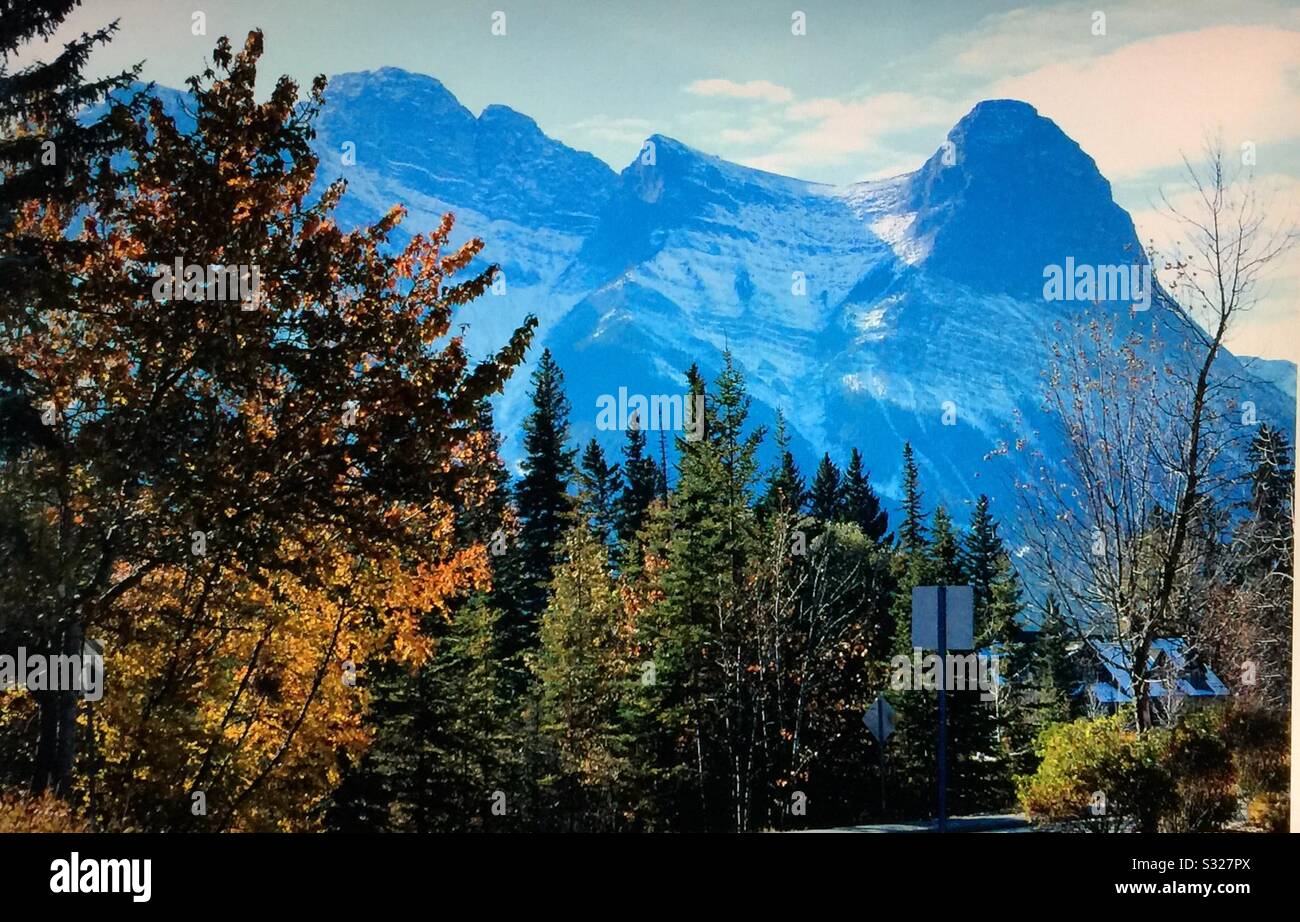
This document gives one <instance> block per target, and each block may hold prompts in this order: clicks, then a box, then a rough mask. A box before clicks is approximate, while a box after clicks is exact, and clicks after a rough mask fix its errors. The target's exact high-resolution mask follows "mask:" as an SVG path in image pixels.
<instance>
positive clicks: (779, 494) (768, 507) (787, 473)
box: [758, 410, 807, 519]
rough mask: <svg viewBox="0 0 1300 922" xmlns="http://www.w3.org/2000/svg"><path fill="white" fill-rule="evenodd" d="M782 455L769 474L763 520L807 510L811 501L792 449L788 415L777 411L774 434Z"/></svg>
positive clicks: (761, 511) (761, 503)
mask: <svg viewBox="0 0 1300 922" xmlns="http://www.w3.org/2000/svg"><path fill="white" fill-rule="evenodd" d="M774 438H775V441H776V447H777V451H778V453H779V458H778V460H777V464H776V466H775V467H773V468H772V470H771V472H770V473H769V474H768V475H767V486H766V491H765V492H764V493H763V496H762V497H761V498H760V499H759V503H758V515H759V518H760V519H766V518H767V517H768V516H770V515H773V514H775V513H777V512H778V511H785V512H789V513H793V514H794V515H796V516H797V515H798V514H800V513H801V512H802V511H803V507H804V504H805V502H806V501H807V489H806V487H805V486H804V480H803V474H802V473H800V471H799V467H798V465H797V464H795V460H794V454H793V453H792V452H791V451H790V433H789V432H788V431H787V430H786V425H785V415H784V414H783V413H781V411H780V410H778V411H777V414H776V430H775V433H774Z"/></svg>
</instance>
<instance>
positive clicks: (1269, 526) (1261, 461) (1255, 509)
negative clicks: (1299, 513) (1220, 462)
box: [1242, 424, 1295, 574]
mask: <svg viewBox="0 0 1300 922" xmlns="http://www.w3.org/2000/svg"><path fill="white" fill-rule="evenodd" d="M1246 459H1247V463H1248V464H1249V465H1250V473H1249V485H1250V498H1249V500H1248V511H1249V519H1248V521H1247V523H1246V525H1245V527H1244V528H1243V529H1242V533H1243V539H1244V541H1243V543H1244V545H1245V551H1246V557H1247V560H1248V561H1249V563H1248V569H1249V570H1251V571H1252V572H1253V573H1255V574H1262V573H1269V572H1274V571H1277V570H1278V568H1279V565H1280V564H1282V563H1284V562H1288V563H1289V559H1290V544H1291V537H1292V511H1291V510H1292V504H1293V499H1294V495H1295V470H1294V468H1293V466H1292V463H1291V446H1290V445H1289V444H1287V438H1286V433H1285V432H1283V431H1282V430H1280V429H1274V428H1272V427H1270V426H1269V425H1268V424H1263V425H1261V426H1260V427H1259V431H1258V432H1257V433H1255V437H1254V438H1253V439H1252V440H1251V443H1250V448H1249V449H1248V450H1247V455H1246Z"/></svg>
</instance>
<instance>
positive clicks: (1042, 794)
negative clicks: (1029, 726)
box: [1016, 714, 1175, 832]
mask: <svg viewBox="0 0 1300 922" xmlns="http://www.w3.org/2000/svg"><path fill="white" fill-rule="evenodd" d="M1126 724H1127V721H1126V719H1125V717H1124V715H1122V714H1116V715H1114V716H1112V717H1103V718H1100V719H1096V720H1088V719H1080V720H1076V721H1073V722H1071V723H1063V724H1052V725H1050V726H1048V727H1047V728H1046V729H1044V730H1043V732H1042V734H1041V735H1040V736H1039V739H1038V745H1037V752H1038V755H1039V757H1040V760H1041V761H1040V762H1039V765H1038V770H1037V771H1036V772H1034V774H1032V775H1022V776H1020V777H1019V778H1017V779H1016V788H1017V792H1018V794H1019V796H1020V802H1021V804H1022V806H1023V807H1024V810H1025V813H1027V814H1028V815H1029V816H1030V817H1032V818H1033V819H1036V820H1039V821H1045V822H1051V823H1071V822H1083V823H1084V824H1086V826H1087V828H1088V829H1091V830H1095V831H1105V832H1117V831H1127V830H1140V831H1143V832H1154V831H1156V830H1157V828H1158V826H1159V821H1160V817H1161V815H1162V814H1163V813H1164V812H1165V811H1166V810H1168V809H1169V808H1170V807H1171V806H1172V805H1173V803H1174V799H1175V778H1174V775H1173V773H1172V772H1171V771H1170V770H1169V768H1168V767H1167V766H1166V765H1165V764H1164V761H1163V759H1162V756H1163V755H1164V751H1163V749H1164V747H1163V745H1162V743H1163V740H1161V739H1159V738H1158V737H1157V735H1156V734H1153V733H1147V734H1143V735H1141V736H1139V735H1138V734H1137V733H1135V732H1133V731H1132V730H1130V729H1128V728H1127V726H1126Z"/></svg>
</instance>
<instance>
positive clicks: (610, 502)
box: [578, 439, 619, 552]
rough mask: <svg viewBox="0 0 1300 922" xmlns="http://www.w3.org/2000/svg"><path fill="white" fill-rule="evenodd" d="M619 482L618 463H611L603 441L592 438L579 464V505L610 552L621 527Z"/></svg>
mask: <svg viewBox="0 0 1300 922" xmlns="http://www.w3.org/2000/svg"><path fill="white" fill-rule="evenodd" d="M618 484H619V470H618V465H617V464H614V465H610V464H609V463H608V462H607V461H606V460H605V452H604V451H602V450H601V447H600V443H599V442H597V441H596V440H595V439H592V440H591V441H590V442H588V443H587V447H586V448H585V449H584V450H583V452H582V460H581V461H580V463H579V466H578V508H579V511H580V512H581V515H582V520H583V522H584V523H585V524H586V525H587V527H588V528H590V529H591V530H592V533H593V534H595V535H596V537H597V538H598V539H599V540H600V542H601V543H602V544H604V545H605V546H606V547H608V548H610V550H611V552H612V551H613V547H614V540H615V537H616V531H617V527H618V504H619V495H618V493H619V488H618Z"/></svg>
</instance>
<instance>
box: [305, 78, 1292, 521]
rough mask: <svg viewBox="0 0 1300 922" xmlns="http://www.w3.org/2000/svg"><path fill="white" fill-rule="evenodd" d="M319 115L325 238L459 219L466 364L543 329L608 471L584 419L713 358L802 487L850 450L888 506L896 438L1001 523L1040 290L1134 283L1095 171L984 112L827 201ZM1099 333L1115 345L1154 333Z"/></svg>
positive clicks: (332, 99) (687, 168)
mask: <svg viewBox="0 0 1300 922" xmlns="http://www.w3.org/2000/svg"><path fill="white" fill-rule="evenodd" d="M327 98H328V105H327V106H326V109H325V112H324V114H323V116H322V118H321V123H320V127H319V136H318V140H317V144H318V148H319V151H320V153H321V156H322V171H321V172H322V180H327V179H332V178H334V176H336V175H342V176H344V177H345V178H347V179H348V181H349V194H348V195H347V196H345V197H344V202H345V205H344V207H343V211H342V214H341V217H342V219H343V221H344V223H347V222H349V221H353V222H357V223H359V222H361V221H368V220H374V219H375V218H377V217H378V216H379V215H380V214H382V213H384V212H385V211H386V210H387V209H388V208H389V207H390V206H391V205H392V204H393V203H396V202H401V203H403V204H405V205H406V206H407V207H408V208H409V209H410V217H409V218H408V221H407V223H406V225H405V226H406V228H407V230H409V231H411V232H414V231H417V230H423V229H426V228H428V227H431V226H433V225H434V224H436V222H437V220H438V219H439V217H440V216H441V213H442V212H443V211H447V210H450V211H454V212H455V213H456V215H457V232H458V234H460V235H464V236H469V235H471V234H472V235H477V236H481V237H482V238H483V239H484V240H485V241H486V242H487V249H486V251H485V259H487V260H490V261H493V262H497V263H500V264H501V265H502V267H503V268H504V270H505V278H506V287H507V291H506V293H505V294H504V295H501V296H489V297H485V298H483V299H482V300H481V302H480V303H478V304H476V305H473V306H472V307H471V308H470V309H468V310H467V311H465V313H464V319H465V320H466V321H467V322H468V323H469V324H470V331H471V332H470V337H469V343H470V348H471V349H474V350H477V351H479V352H486V351H488V350H489V349H490V348H492V347H493V346H495V345H496V344H499V343H500V342H502V341H503V340H504V338H505V336H506V334H507V332H508V330H509V329H511V328H512V327H513V326H514V325H516V324H517V323H518V322H519V321H520V320H521V319H522V318H523V316H524V315H525V314H527V313H534V314H536V315H537V316H538V317H539V319H540V321H541V324H540V328H539V341H538V343H537V346H538V348H535V349H534V350H533V354H534V357H535V356H536V354H538V353H540V346H542V345H545V346H548V347H550V348H551V350H552V351H553V352H554V353H555V354H556V357H557V359H558V360H559V362H560V364H561V366H562V367H563V368H564V370H565V373H566V377H567V383H568V389H569V394H570V399H571V402H572V405H573V416H572V422H573V428H574V435H575V438H577V439H582V440H585V439H586V438H589V437H591V436H593V435H595V436H597V437H598V438H599V439H600V440H601V441H602V442H603V443H604V444H605V447H606V448H607V450H611V451H614V452H617V450H618V449H619V447H620V446H621V444H622V442H623V434H622V433H621V432H601V431H597V429H596V421H597V399H598V398H600V397H601V396H602V395H617V394H618V393H619V389H620V388H626V391H627V392H628V393H629V394H642V395H647V396H649V395H655V394H680V393H681V392H682V387H683V381H682V372H683V371H684V370H685V369H686V368H687V367H688V366H689V365H690V364H691V363H692V362H696V363H698V364H699V365H700V367H701V369H702V370H703V371H704V372H705V374H706V375H707V376H709V377H712V376H713V375H714V374H716V372H717V371H718V369H719V367H720V365H721V355H722V351H723V350H724V349H727V348H729V349H730V350H731V352H732V354H733V356H734V359H735V361H736V362H737V364H738V365H739V366H740V367H741V368H742V370H743V371H744V373H745V375H746V378H747V381H748V384H749V387H750V390H751V393H752V394H753V397H754V405H753V410H752V415H753V418H754V420H755V421H756V422H757V423H760V424H770V423H771V422H772V420H773V417H774V414H775V412H776V410H777V409H778V408H779V409H781V410H782V411H783V412H784V413H785V415H786V416H787V418H788V420H789V422H790V426H791V429H792V430H793V433H792V434H793V436H794V444H795V450H796V453H797V454H798V456H799V459H800V461H801V463H802V465H803V466H804V468H805V470H811V467H812V465H813V464H814V463H815V461H816V459H817V458H818V457H820V455H821V453H822V452H824V451H825V452H829V453H830V454H831V456H832V458H834V459H836V460H837V461H840V462H841V463H842V462H843V461H844V460H845V459H846V457H847V455H848V452H849V449H850V448H852V447H858V448H860V449H861V450H862V451H863V453H864V456H865V458H866V461H867V464H868V466H869V467H870V468H871V469H872V472H873V478H874V479H875V480H876V482H877V483H878V484H879V485H880V486H881V488H882V489H883V490H884V491H885V492H886V493H887V494H888V495H894V496H896V495H897V493H898V490H899V466H900V454H901V444H902V441H903V440H904V439H909V440H911V441H912V442H913V444H914V446H915V447H916V449H917V453H918V459H919V461H920V464H921V467H922V476H923V479H924V481H925V486H926V490H927V502H928V503H933V502H938V501H945V502H947V503H949V504H950V505H951V506H960V505H962V504H964V503H967V502H970V501H971V500H972V499H973V497H974V496H975V495H977V494H978V493H979V492H988V493H990V494H991V495H993V496H994V498H995V500H996V499H999V498H1001V499H1004V500H1006V499H1009V484H1010V473H1011V472H1009V471H1007V470H1006V467H1005V465H1003V466H1002V468H1001V469H1000V470H995V469H994V468H993V467H992V466H991V465H990V464H989V463H988V462H987V461H986V460H985V456H986V455H987V454H988V452H989V451H990V450H991V449H993V448H994V447H995V446H996V445H997V444H998V443H999V442H1000V441H1002V440H1004V439H1007V438H1009V437H1010V436H1012V435H1014V433H1013V432H1012V428H1011V427H1012V425H1013V420H1014V419H1015V418H1016V417H1017V416H1019V417H1023V418H1024V419H1025V420H1027V421H1028V423H1029V425H1030V426H1031V427H1032V426H1035V425H1037V423H1039V422H1040V421H1041V417H1040V413H1039V410H1038V405H1039V402H1040V401H1039V395H1040V392H1041V378H1040V374H1041V372H1042V370H1043V368H1044V366H1045V365H1046V359H1047V356H1048V350H1049V347H1050V341H1051V340H1052V339H1053V338H1054V336H1056V334H1054V332H1053V325H1054V324H1055V323H1056V322H1058V321H1061V320H1068V318H1070V317H1071V316H1072V315H1073V313H1074V312H1076V311H1077V309H1078V308H1079V307H1080V306H1081V305H1078V304H1068V303H1048V302H1045V301H1044V299H1043V271H1044V267H1045V266H1047V265H1050V264H1061V263H1063V262H1064V261H1065V259H1066V258H1067V257H1072V258H1073V259H1074V260H1075V261H1076V262H1077V263H1080V264H1082V263H1090V264H1094V265H1130V264H1131V265H1142V264H1144V263H1145V256H1144V254H1143V253H1142V251H1141V247H1140V246H1139V244H1138V241H1137V237H1136V234H1135V232H1134V229H1133V224H1132V221H1131V219H1130V218H1129V216H1128V214H1127V213H1125V212H1124V210H1123V209H1121V208H1120V207H1119V206H1118V205H1116V204H1115V202H1114V201H1113V199H1112V197H1111V190H1110V185H1109V183H1107V181H1106V180H1105V178H1104V177H1102V176H1101V174H1100V173H1099V172H1098V171H1097V168H1096V165H1095V163H1094V162H1093V161H1092V159H1091V158H1090V157H1088V155H1087V154H1086V153H1084V152H1083V151H1082V150H1081V149H1080V148H1079V146H1078V145H1077V144H1075V142H1073V141H1072V140H1071V139H1070V138H1068V137H1067V136H1066V135H1065V134H1064V133H1062V132H1061V131H1060V129H1059V128H1057V126H1056V125H1055V124H1054V123H1052V122H1051V121H1050V120H1048V119H1046V118H1043V117H1042V116H1040V115H1039V114H1038V113H1037V112H1036V111H1035V110H1034V109H1033V108H1032V107H1031V106H1029V105H1027V104H1025V103H1022V102H1016V101H1012V100H992V101H988V102H984V103H980V104H979V105H977V106H976V107H975V108H974V109H972V111H971V112H970V113H969V114H967V115H966V116H965V117H964V118H963V119H962V120H961V121H960V122H959V123H958V124H957V125H956V126H955V127H954V128H953V130H952V131H951V132H950V133H949V135H948V138H947V142H946V143H945V144H944V145H943V146H942V147H940V148H939V150H937V151H936V153H935V155H934V156H932V157H931V158H930V159H929V160H928V161H927V162H926V163H925V164H924V165H922V166H921V167H920V169H918V170H917V171H916V172H915V173H912V174H907V175H904V176H899V177H895V178H893V179H890V180H885V181H882V182H871V183H862V184H857V185H853V186H849V187H843V188H837V187H832V186H825V185H819V184H816V183H809V182H803V181H800V180H797V179H790V178H787V177H782V176H776V175H773V174H770V173H764V172H761V171H758V170H753V169H749V168H746V167H742V166H739V165H736V164H732V163H729V162H727V161H724V160H721V159H719V158H717V157H713V156H710V155H707V154H704V153H701V152H699V151H696V150H693V149H691V148H690V147H687V146H686V145H684V144H681V143H680V142H677V141H675V140H672V139H670V138H666V137H663V136H660V135H654V136H652V137H651V138H649V139H648V140H647V142H646V146H645V148H643V151H642V154H641V155H640V156H638V157H637V158H636V159H635V160H634V162H633V163H632V164H630V165H629V166H628V167H627V168H625V169H624V170H623V171H622V172H621V173H619V174H615V173H614V172H613V171H611V170H609V169H608V168H607V167H606V166H604V164H602V163H600V162H599V161H597V160H596V159H595V158H593V157H591V156H590V155H588V154H584V153H580V152H578V151H574V150H572V149H570V148H568V147H566V146H565V145H563V144H561V143H559V142H557V141H554V140H552V139H550V138H548V137H546V136H545V135H544V134H543V133H542V132H541V130H540V129H539V128H538V126H537V125H536V124H535V123H534V122H533V121H532V120H531V119H528V118H527V117H526V116H523V115H520V114H518V113H515V112H513V111H512V110H509V109H506V108H504V107H499V106H489V107H488V108H487V109H485V110H484V111H483V113H481V114H480V115H479V116H478V117H475V116H474V115H473V114H472V113H470V112H469V111H468V110H466V109H465V108H464V107H463V106H461V105H460V104H459V103H458V102H457V101H456V100H455V97H453V96H452V95H451V93H449V92H448V91H447V90H446V88H445V87H443V86H442V84H440V83H439V82H438V81H436V80H434V79H433V78H430V77H423V76H419V75H414V74H409V73H406V72H404V71H399V70H395V69H391V68H386V69H384V70H380V71H376V72H371V73H363V74H344V75H342V76H339V77H336V78H334V79H333V80H332V81H331V84H330V88H329V90H328V93H327ZM349 141H350V142H352V143H353V144H355V149H356V162H355V164H348V165H345V164H344V163H343V161H342V159H341V156H340V155H341V152H342V151H343V150H344V149H345V145H346V143H347V142H349ZM1109 309H1113V310H1114V311H1115V312H1116V315H1117V318H1118V319H1119V322H1120V324H1121V326H1123V325H1125V324H1130V323H1140V322H1143V320H1144V319H1148V318H1149V315H1144V314H1135V315H1132V316H1130V313H1129V311H1128V305H1127V304H1125V303H1113V304H1110V305H1109ZM1224 367H1225V372H1227V373H1230V372H1232V371H1234V370H1240V366H1239V365H1238V364H1237V363H1236V360H1235V359H1232V358H1231V357H1228V358H1227V359H1225V366H1224ZM1251 380H1252V381H1253V382H1254V384H1257V385H1258V387H1257V388H1255V387H1254V385H1253V384H1252V391H1254V390H1258V393H1252V394H1251V395H1250V397H1251V398H1252V399H1253V400H1254V402H1255V403H1256V406H1257V408H1258V410H1257V411H1258V413H1259V416H1260V419H1261V421H1269V422H1272V423H1274V424H1277V425H1281V426H1283V427H1285V428H1287V429H1288V430H1291V431H1294V403H1293V400H1290V399H1288V398H1287V397H1286V396H1285V395H1284V394H1283V393H1282V392H1281V391H1280V390H1278V389H1277V387H1275V386H1274V385H1273V384H1272V383H1270V381H1269V380H1268V378H1267V376H1265V375H1261V374H1260V373H1259V372H1258V371H1256V372H1255V377H1254V378H1253V379H1251ZM526 390H527V374H526V373H521V374H520V375H518V376H517V377H516V378H515V380H514V381H513V382H512V383H511V385H510V387H509V389H508V391H507V393H506V395H505V396H504V397H503V399H502V401H501V404H500V407H499V411H498V421H499V423H500V425H501V428H502V430H503V432H504V433H505V434H506V435H507V443H506V452H507V455H508V456H509V457H511V458H512V459H517V456H518V450H519V445H518V439H517V427H518V424H519V421H520V420H521V419H522V417H523V413H524V412H525V409H526ZM652 422H653V421H652ZM652 437H653V433H652ZM1044 438H1047V436H1044ZM1045 447H1046V448H1047V450H1048V451H1050V450H1051V446H1050V445H1046V446H1045ZM955 511H956V512H957V514H958V515H962V514H963V513H961V512H960V511H958V510H955Z"/></svg>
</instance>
